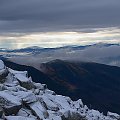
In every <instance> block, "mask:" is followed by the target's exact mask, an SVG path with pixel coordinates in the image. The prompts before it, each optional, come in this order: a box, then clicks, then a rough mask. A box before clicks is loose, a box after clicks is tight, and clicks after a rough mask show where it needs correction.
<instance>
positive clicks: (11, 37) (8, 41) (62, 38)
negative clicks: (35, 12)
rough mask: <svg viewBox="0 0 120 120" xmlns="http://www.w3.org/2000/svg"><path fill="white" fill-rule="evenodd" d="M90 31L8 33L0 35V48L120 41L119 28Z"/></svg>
mask: <svg viewBox="0 0 120 120" xmlns="http://www.w3.org/2000/svg"><path fill="white" fill-rule="evenodd" d="M91 30H92V32H88V31H87V32H86V31H84V32H83V31H82V32H80V31H78V32H73V31H72V32H71V31H69V32H36V33H29V34H22V33H9V34H2V35H0V48H10V49H17V48H24V47H30V46H39V47H44V48H47V47H48V48H54V47H61V46H67V45H88V44H95V43H99V42H103V43H120V29H119V28H99V29H91Z"/></svg>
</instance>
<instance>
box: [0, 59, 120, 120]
mask: <svg viewBox="0 0 120 120" xmlns="http://www.w3.org/2000/svg"><path fill="white" fill-rule="evenodd" d="M0 69H3V70H4V69H5V70H4V72H2V73H1V74H0V118H1V120H120V115H118V114H116V113H111V112H108V114H107V116H104V115H103V114H102V113H100V112H99V111H97V110H93V109H89V108H88V107H87V106H86V105H84V104H83V102H82V100H81V99H79V100H77V101H72V100H71V99H70V98H69V97H66V96H62V95H57V94H56V93H55V92H54V91H51V90H49V89H48V88H47V86H46V85H45V84H41V83H34V82H33V81H32V79H31V78H28V76H27V72H26V71H15V70H12V69H10V68H7V67H5V65H4V63H3V62H2V61H1V60H0Z"/></svg>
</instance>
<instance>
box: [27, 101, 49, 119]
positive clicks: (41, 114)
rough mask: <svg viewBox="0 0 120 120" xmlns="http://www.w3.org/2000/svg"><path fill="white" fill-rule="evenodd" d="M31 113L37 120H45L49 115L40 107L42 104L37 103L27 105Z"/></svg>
mask: <svg viewBox="0 0 120 120" xmlns="http://www.w3.org/2000/svg"><path fill="white" fill-rule="evenodd" d="M29 107H30V109H31V111H32V112H33V113H34V115H35V116H37V118H38V119H40V120H41V119H46V118H47V117H48V116H49V114H48V112H47V110H46V109H45V108H44V107H43V106H42V104H41V103H40V102H39V101H38V102H35V103H32V104H30V105H29Z"/></svg>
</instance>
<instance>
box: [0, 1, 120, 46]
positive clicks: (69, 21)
mask: <svg viewBox="0 0 120 120" xmlns="http://www.w3.org/2000/svg"><path fill="white" fill-rule="evenodd" d="M119 26H120V0H0V37H1V38H0V42H1V43H4V45H5V44H6V42H7V41H9V43H11V38H10V40H9V39H8V38H5V36H7V37H8V36H9V37H11V36H10V34H12V37H16V36H17V37H20V36H24V35H26V34H27V35H31V34H32V35H33V34H34V33H35V34H36V32H37V35H38V33H39V32H40V34H41V32H43V33H45V32H54V33H56V32H66V31H67V32H68V31H73V32H75V31H77V32H79V31H84V32H96V31H95V29H94V31H93V28H101V27H103V28H110V27H112V28H113V27H114V28H116V27H117V29H118V28H119ZM88 28H89V29H88ZM97 31H98V30H97ZM117 32H119V31H117ZM56 34H57V33H56ZM3 38H4V39H3ZM6 39H7V41H6ZM117 39H118V38H117ZM3 40H4V41H3ZM16 40H17V38H16ZM88 41H90V40H88ZM117 41H118V42H119V40H117ZM15 42H17V41H15ZM30 42H31V41H30ZM30 42H29V43H30ZM57 42H58V40H57ZM59 42H60V41H59ZM72 42H74V41H72ZM42 44H45V43H44V41H42ZM59 44H60V43H59Z"/></svg>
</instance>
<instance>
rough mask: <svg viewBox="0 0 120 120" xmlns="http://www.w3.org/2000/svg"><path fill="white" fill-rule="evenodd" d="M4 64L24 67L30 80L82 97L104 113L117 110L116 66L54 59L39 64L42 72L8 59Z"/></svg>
mask: <svg viewBox="0 0 120 120" xmlns="http://www.w3.org/2000/svg"><path fill="white" fill-rule="evenodd" d="M5 64H6V65H7V66H8V67H11V68H12V69H16V70H27V71H28V72H29V74H30V76H32V78H33V81H35V82H41V83H45V84H47V85H48V88H50V89H51V90H54V91H55V92H56V93H58V94H62V95H67V96H70V97H71V98H72V99H73V100H77V99H79V98H82V99H83V101H84V102H85V104H87V105H88V106H89V107H90V108H94V109H98V110H100V111H101V112H104V113H106V112H107V111H112V112H117V113H120V111H119V108H120V102H119V100H120V94H119V93H120V87H119V86H120V74H119V73H120V68H119V67H112V66H107V65H103V64H97V63H83V62H78V63H75V62H68V61H61V60H54V61H51V62H48V63H44V64H41V67H40V69H41V71H42V72H41V71H38V70H37V69H35V68H33V67H29V66H22V65H18V64H15V63H12V62H10V61H5ZM53 86H54V87H53ZM103 101H104V102H103Z"/></svg>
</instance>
